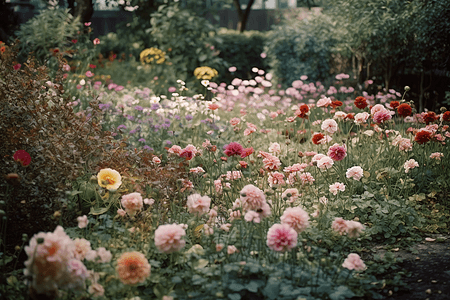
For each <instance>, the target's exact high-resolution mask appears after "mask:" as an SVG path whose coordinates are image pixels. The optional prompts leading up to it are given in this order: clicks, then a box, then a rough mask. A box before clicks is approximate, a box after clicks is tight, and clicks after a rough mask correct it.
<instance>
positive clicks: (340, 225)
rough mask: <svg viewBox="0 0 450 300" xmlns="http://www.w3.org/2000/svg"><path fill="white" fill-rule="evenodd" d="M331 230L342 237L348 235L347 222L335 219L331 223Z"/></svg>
mask: <svg viewBox="0 0 450 300" xmlns="http://www.w3.org/2000/svg"><path fill="white" fill-rule="evenodd" d="M331 228H332V229H333V230H334V231H336V232H337V233H339V234H340V235H344V234H346V233H347V221H345V220H344V219H342V218H335V219H334V221H333V223H331Z"/></svg>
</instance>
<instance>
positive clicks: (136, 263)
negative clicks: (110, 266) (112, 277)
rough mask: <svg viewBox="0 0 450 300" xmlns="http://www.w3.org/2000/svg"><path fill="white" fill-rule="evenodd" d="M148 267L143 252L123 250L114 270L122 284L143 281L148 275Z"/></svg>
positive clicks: (149, 267)
mask: <svg viewBox="0 0 450 300" xmlns="http://www.w3.org/2000/svg"><path fill="white" fill-rule="evenodd" d="M150 269H151V266H150V264H149V263H148V260H147V259H146V258H145V256H144V254H142V253H140V252H137V251H133V252H125V253H123V254H122V255H121V256H120V257H119V259H118V260H117V267H116V271H117V273H118V274H119V278H120V281H122V283H123V284H136V283H139V282H141V283H142V282H144V281H145V279H146V278H147V277H149V276H150Z"/></svg>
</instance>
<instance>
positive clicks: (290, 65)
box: [265, 15, 338, 86]
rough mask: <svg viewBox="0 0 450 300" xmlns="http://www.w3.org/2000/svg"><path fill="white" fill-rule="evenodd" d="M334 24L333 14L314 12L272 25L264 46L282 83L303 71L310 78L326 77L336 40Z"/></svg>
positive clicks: (292, 79)
mask: <svg viewBox="0 0 450 300" xmlns="http://www.w3.org/2000/svg"><path fill="white" fill-rule="evenodd" d="M335 26H336V23H334V21H333V19H332V18H329V17H326V16H323V15H316V16H312V17H311V18H310V19H304V20H302V21H296V22H295V21H293V22H290V23H286V24H283V25H280V26H277V27H275V28H274V29H273V31H272V32H271V33H270V35H269V37H268V38H267V43H266V50H265V52H266V53H267V60H268V61H269V62H268V64H269V66H270V68H271V70H272V72H273V74H274V75H275V76H277V77H278V78H280V80H281V82H282V83H283V84H284V85H285V86H289V85H290V84H291V83H292V82H293V81H294V80H298V79H299V78H300V76H302V75H307V76H308V77H309V78H310V80H312V81H315V80H325V79H327V78H328V77H329V76H330V70H331V55H332V53H333V51H334V49H333V47H334V46H335V45H336V42H337V41H338V40H337V36H336V34H335V30H334V29H333V28H334V27H335Z"/></svg>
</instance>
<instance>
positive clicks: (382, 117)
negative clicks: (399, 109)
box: [373, 110, 392, 124]
mask: <svg viewBox="0 0 450 300" xmlns="http://www.w3.org/2000/svg"><path fill="white" fill-rule="evenodd" d="M390 119H392V115H391V114H390V112H389V111H388V110H380V111H377V112H375V114H374V115H373V121H374V122H375V123H378V124H381V123H384V122H386V121H389V120H390Z"/></svg>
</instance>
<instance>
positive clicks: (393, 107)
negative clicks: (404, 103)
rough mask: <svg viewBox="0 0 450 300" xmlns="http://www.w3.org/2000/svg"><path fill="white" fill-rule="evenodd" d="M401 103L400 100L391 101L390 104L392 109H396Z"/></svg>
mask: <svg viewBox="0 0 450 300" xmlns="http://www.w3.org/2000/svg"><path fill="white" fill-rule="evenodd" d="M399 105H400V102H398V101H391V103H389V106H390V107H391V108H392V109H396V108H397V107H399Z"/></svg>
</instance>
